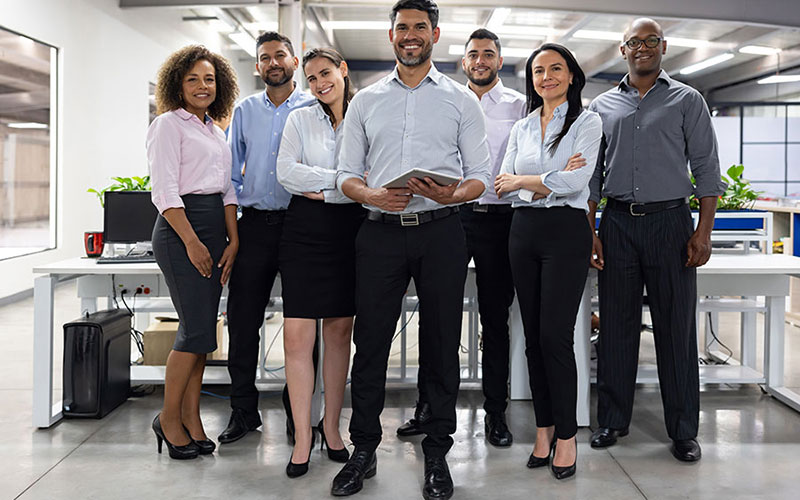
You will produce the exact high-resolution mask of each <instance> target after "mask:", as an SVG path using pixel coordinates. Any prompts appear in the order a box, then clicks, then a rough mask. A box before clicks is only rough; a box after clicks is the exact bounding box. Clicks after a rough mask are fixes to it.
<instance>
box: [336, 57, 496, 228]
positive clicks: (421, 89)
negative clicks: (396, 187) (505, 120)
mask: <svg viewBox="0 0 800 500" xmlns="http://www.w3.org/2000/svg"><path fill="white" fill-rule="evenodd" d="M344 127H345V129H344V132H343V135H342V149H341V152H340V154H339V165H338V167H337V168H338V171H339V172H338V175H337V178H336V182H337V187H338V188H339V189H340V190H341V188H342V183H343V182H344V181H345V180H347V179H351V178H359V179H363V178H364V173H365V172H366V171H369V175H368V176H367V179H366V183H367V185H368V186H369V187H371V188H375V187H380V186H382V185H383V184H385V183H386V182H388V181H390V180H392V179H394V178H395V177H397V176H399V175H401V174H404V173H406V172H408V171H409V170H412V169H414V168H423V169H426V170H432V171H434V172H439V173H441V174H445V175H450V176H453V177H462V178H463V180H464V181H467V180H470V179H475V180H478V181H480V182H481V183H483V185H484V188H490V187H491V180H490V178H489V164H490V160H489V148H488V147H487V145H486V125H485V120H484V117H483V111H481V107H480V104H479V103H478V99H477V97H475V94H473V93H472V91H469V90H467V89H465V88H464V86H463V85H461V84H459V83H457V82H455V81H453V80H452V79H450V78H448V77H446V76H444V75H442V74H441V73H439V71H437V70H436V67H435V66H433V65H431V69H430V71H429V72H428V74H427V75H426V76H425V78H423V79H422V81H421V82H420V83H419V85H417V86H416V87H414V88H409V87H408V86H406V85H405V84H404V83H403V82H402V80H401V79H400V76H399V75H398V73H397V68H396V67H395V69H394V71H393V72H392V73H391V74H390V75H388V76H386V77H384V78H382V79H381V80H379V81H378V82H376V83H374V84H373V85H370V86H369V87H367V88H365V89H363V90H361V91H359V92H358V94H356V96H355V97H354V98H353V100H352V101H351V102H350V106H349V108H348V110H347V116H346V117H345V119H344ZM442 206H443V205H441V204H439V203H437V202H435V201H433V200H430V199H428V198H424V197H422V196H414V197H413V198H412V199H411V201H410V202H409V203H408V206H407V207H406V209H405V210H404V212H405V213H412V212H422V211H427V210H435V209H437V208H441V207H442ZM366 208H368V209H370V210H377V208H376V207H372V206H366Z"/></svg>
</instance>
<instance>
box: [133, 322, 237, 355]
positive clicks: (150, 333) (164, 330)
mask: <svg viewBox="0 0 800 500" xmlns="http://www.w3.org/2000/svg"><path fill="white" fill-rule="evenodd" d="M223 323H224V322H223V319H222V318H219V319H218V320H217V350H216V351H214V352H212V353H210V354H209V355H208V359H215V360H216V359H228V355H227V354H228V353H227V347H228V344H227V342H226V341H225V338H224V337H225V335H224V325H223ZM177 334H178V319H177V318H163V317H157V318H156V320H155V321H153V322H152V323H150V326H148V327H147V330H145V331H144V332H143V333H142V343H143V344H144V356H143V358H142V363H143V364H145V365H165V364H167V356H169V351H171V350H172V346H173V345H174V344H175V335H177Z"/></svg>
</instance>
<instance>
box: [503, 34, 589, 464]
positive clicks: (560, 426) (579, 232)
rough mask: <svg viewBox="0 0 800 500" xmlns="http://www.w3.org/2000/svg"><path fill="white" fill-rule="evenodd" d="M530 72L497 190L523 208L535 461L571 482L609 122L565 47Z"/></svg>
mask: <svg viewBox="0 0 800 500" xmlns="http://www.w3.org/2000/svg"><path fill="white" fill-rule="evenodd" d="M525 73H526V78H525V86H526V94H527V101H528V113H529V114H528V116H527V117H525V118H523V119H522V120H520V121H518V122H517V123H516V124H515V125H514V127H513V128H512V129H511V135H510V137H509V140H508V149H507V150H506V156H505V158H504V159H503V166H502V168H501V174H500V175H498V176H497V179H496V181H495V190H496V191H497V194H498V195H501V196H504V197H506V198H510V199H511V200H512V206H513V207H514V209H515V210H514V216H513V221H512V223H511V232H510V237H509V256H510V258H511V273H512V276H513V279H514V287H515V289H516V291H517V298H518V300H519V305H520V311H521V314H522V324H523V328H524V330H525V343H526V348H525V354H526V356H527V358H528V373H529V377H530V384H531V392H532V394H533V405H534V412H535V414H536V427H537V434H536V443H535V445H534V448H533V452H532V453H531V455H530V458H529V459H528V467H530V468H536V467H543V466H546V465H548V463H550V465H551V470H552V471H553V474H554V475H555V477H556V478H557V479H564V478H566V477H569V476H572V475H574V474H575V463H576V456H577V448H576V444H575V433H576V432H577V429H578V426H577V421H576V417H575V407H576V403H577V369H576V367H575V353H574V350H573V342H572V339H573V335H574V327H575V317H576V315H577V313H578V306H579V304H580V298H581V295H582V293H583V287H584V284H585V282H586V275H587V272H588V269H589V256H590V254H591V250H592V228H591V227H590V226H589V223H588V220H587V218H586V212H587V210H588V204H587V200H588V198H589V179H590V178H591V176H592V173H593V172H594V165H595V163H596V161H597V153H598V150H599V147H600V139H601V136H602V123H601V121H600V117H599V116H598V115H597V114H596V113H593V112H591V111H585V110H583V108H582V106H581V90H582V89H583V86H584V84H585V83H586V78H585V76H584V74H583V71H582V70H581V68H580V66H578V63H577V61H576V60H575V58H574V56H573V55H572V53H571V52H570V51H569V49H567V48H566V47H563V46H561V45H558V44H553V43H546V44H544V45H542V46H541V47H539V48H538V49H536V50H535V51H534V52H533V54H531V56H530V57H529V58H528V61H527V65H526V69H525ZM551 450H552V453H553V458H552V462H551V461H550V454H551Z"/></svg>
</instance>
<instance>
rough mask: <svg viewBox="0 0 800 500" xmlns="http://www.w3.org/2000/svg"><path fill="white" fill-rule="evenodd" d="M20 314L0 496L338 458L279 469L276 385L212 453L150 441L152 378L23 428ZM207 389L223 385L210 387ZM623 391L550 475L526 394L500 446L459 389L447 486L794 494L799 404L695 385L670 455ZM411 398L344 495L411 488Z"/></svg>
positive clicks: (9, 360)
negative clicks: (627, 424)
mask: <svg viewBox="0 0 800 500" xmlns="http://www.w3.org/2000/svg"><path fill="white" fill-rule="evenodd" d="M74 294H75V289H74V285H71V284H67V285H65V286H63V287H60V288H59V289H58V290H57V294H56V295H57V308H56V313H55V316H56V319H55V324H56V325H60V324H61V323H63V322H65V321H68V320H70V319H73V317H74V316H76V314H75V313H76V311H77V301H76V300H75V299H74ZM31 318H32V300H31V299H27V300H24V301H21V302H18V303H15V304H10V305H6V306H3V307H0V340H1V341H2V345H3V346H4V347H3V349H2V350H0V498H3V499H4V498H22V499H62V498H63V499H78V498H80V499H83V498H86V499H127V498H131V499H133V498H136V499H143V498H155V499H161V498H164V499H168V498H169V499H171V498H203V499H205V498H209V499H212V498H213V499H218V498H229V499H250V498H252V499H264V498H267V499H282V500H288V499H316V498H330V497H329V493H328V492H329V488H330V481H331V479H332V477H333V476H334V475H335V474H336V472H337V471H338V469H339V466H340V465H339V464H336V463H334V462H331V461H330V460H328V459H327V457H326V456H325V455H324V454H321V453H320V452H319V451H318V449H317V450H315V452H314V453H313V455H312V458H311V470H310V472H309V473H308V474H307V475H306V476H303V477H301V478H299V479H293V480H291V479H288V478H287V477H286V476H285V474H284V467H285V465H286V462H287V461H288V459H289V456H290V453H291V447H290V445H289V444H288V443H287V441H286V436H285V433H284V428H285V427H284V426H285V417H284V415H283V410H282V408H281V403H280V395H279V393H277V392H264V393H263V394H262V396H263V397H262V398H261V403H260V408H261V413H262V418H263V420H264V426H263V428H262V429H261V430H260V431H259V432H254V433H251V434H250V435H248V436H247V437H246V438H244V439H242V440H241V441H239V442H237V443H234V444H230V445H223V446H222V447H221V448H220V449H219V451H217V452H216V453H215V454H214V455H212V456H209V457H202V458H199V459H197V460H192V461H188V462H178V461H174V460H170V459H169V458H168V456H167V455H166V454H164V455H158V454H157V453H156V443H155V438H154V436H153V434H152V431H151V430H150V422H151V420H152V418H153V416H154V415H155V413H156V412H157V411H158V409H159V407H160V404H161V392H160V389H157V390H156V392H155V393H154V394H152V395H149V396H145V397H141V398H132V399H130V400H129V401H128V402H127V403H125V404H124V405H123V406H121V407H120V408H118V409H117V410H115V411H114V412H113V413H112V414H110V415H109V416H107V417H106V418H104V419H102V420H65V421H62V422H61V423H59V424H58V425H56V426H54V427H53V428H51V429H48V430H37V429H33V428H32V427H31V397H32V396H31V381H32V376H31V373H32V369H31V366H32V360H31V357H32V354H31V345H32V340H31V335H32V320H31ZM726 321H728V323H730V320H726ZM733 326H735V325H733ZM733 326H731V325H730V324H728V325H726V323H724V322H723V324H722V327H721V328H720V330H721V332H720V336H721V338H722V339H723V341H725V342H726V343H729V345H732V346H733V344H734V343H735V338H736V334H735V332H734V331H733V330H735V328H733ZM786 332H787V342H788V347H789V352H787V375H792V376H793V377H796V376H797V369H796V367H797V366H799V365H798V361H800V346H798V342H797V339H798V338H799V337H800V329H798V328H796V327H793V326H790V325H787V326H786ZM734 350H736V349H735V348H734ZM650 356H652V343H651V342H650V341H648V340H647V335H645V336H644V337H643V346H642V357H643V358H645V359H646V358H648V357H650ZM412 359H414V358H412ZM208 389H209V390H210V391H214V392H216V393H217V394H218V395H221V396H224V388H221V387H208ZM636 397H637V400H636V406H635V410H634V416H633V424H632V427H631V433H630V435H629V436H628V437H625V438H622V439H621V440H620V442H619V443H618V445H617V446H614V447H612V448H609V449H606V450H593V449H591V448H590V447H589V446H588V444H587V441H588V437H589V434H590V432H591V431H590V430H589V429H581V430H580V431H579V433H578V439H579V446H578V474H577V476H576V477H575V478H573V479H570V480H567V481H563V482H558V481H556V480H555V479H554V478H553V477H552V476H551V475H550V473H549V472H548V471H547V470H529V469H527V468H526V467H525V462H526V460H527V456H528V454H529V453H530V451H531V448H532V443H533V439H534V435H535V428H534V421H533V412H532V409H531V406H530V403H529V402H525V401H514V402H511V403H510V407H509V411H508V420H509V424H510V427H511V429H512V431H513V432H514V437H515V443H514V445H513V446H512V447H511V448H510V449H498V448H494V447H492V446H490V445H488V444H487V443H486V441H485V439H484V432H483V424H482V422H483V411H482V409H481V402H482V396H481V393H480V391H478V390H464V391H462V393H461V395H460V398H459V404H458V423H459V425H458V430H457V432H456V434H455V436H454V438H455V441H456V443H455V446H454V447H453V449H452V450H451V452H450V454H449V456H448V461H449V464H450V468H451V471H452V474H453V479H454V481H455V484H456V494H455V496H454V498H458V499H495V498H520V499H522V498H525V499H528V498H540V499H549V498H559V499H560V498H580V499H584V498H585V499H602V498H609V499H627V498H651V499H657V498H762V499H766V498H770V499H772V498H776V499H777V498H786V499H794V498H798V491H800V482H798V481H799V480H798V476H797V470H798V469H797V468H798V462H800V414H799V413H796V412H794V411H792V410H790V409H789V408H788V407H786V406H784V405H783V404H781V403H779V402H777V401H775V400H773V399H772V398H771V397H769V396H766V395H764V394H763V393H762V392H761V390H760V389H759V388H758V387H756V386H752V385H744V386H738V385H733V386H719V385H715V386H706V387H704V388H703V391H702V394H701V409H702V411H701V415H700V433H699V437H698V439H699V441H700V443H701V444H702V446H703V459H702V460H701V461H700V462H699V463H696V464H684V463H679V462H678V461H676V460H675V459H674V458H672V456H671V455H670V453H669V449H668V446H669V440H668V438H667V436H666V434H665V431H664V425H663V417H662V411H661V400H660V396H659V394H658V389H657V387H653V386H642V387H639V388H638V389H637V396H636ZM414 398H415V394H414V391H413V390H396V391H391V392H390V393H389V395H388V397H387V403H386V410H385V411H384V413H383V424H384V430H385V439H384V441H383V443H382V444H381V446H380V448H379V450H378V475H377V476H376V477H375V478H373V479H370V480H367V482H366V483H365V487H364V490H363V491H362V493H360V494H359V495H357V496H356V497H355V498H369V499H383V498H385V499H406V498H420V497H421V495H420V490H421V485H422V453H421V448H420V445H419V438H414V439H411V440H407V441H401V440H399V439H398V438H397V437H396V436H395V434H394V428H395V427H397V426H398V425H399V424H400V423H402V422H403V421H404V420H405V419H407V418H409V417H410V416H411V414H412V413H413V408H412V406H413V403H414ZM593 398H594V395H593ZM346 406H348V408H346V409H345V411H344V414H343V416H342V429H343V430H345V429H346V427H347V422H348V420H349V416H350V410H349V400H348V401H346ZM593 407H594V401H593ZM202 408H203V418H204V422H205V427H206V430H207V431H208V433H209V435H210V436H212V437H214V436H216V435H217V434H218V432H219V431H221V430H222V428H223V427H224V426H225V424H226V422H227V417H228V403H227V401H225V400H224V399H221V398H219V397H214V396H204V397H203V401H202ZM345 436H346V433H345ZM793 492H794V493H793Z"/></svg>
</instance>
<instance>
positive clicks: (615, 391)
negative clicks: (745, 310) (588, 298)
mask: <svg viewBox="0 0 800 500" xmlns="http://www.w3.org/2000/svg"><path fill="white" fill-rule="evenodd" d="M692 233H693V225H692V216H691V213H690V211H689V206H688V205H685V206H683V207H680V208H673V209H670V210H663V211H661V212H656V213H651V214H647V215H644V216H634V215H631V214H630V213H628V212H625V211H622V210H615V209H609V208H607V209H606V210H604V211H603V218H602V219H601V221H600V232H599V236H600V240H601V241H602V243H603V255H604V258H605V266H604V269H603V271H602V272H600V274H599V285H600V290H599V293H600V317H601V318H602V322H603V328H602V331H601V333H600V339H599V341H598V344H597V392H598V410H597V420H598V423H599V425H600V426H601V427H610V428H613V429H623V428H626V427H628V425H629V424H630V421H631V413H632V412H633V395H634V390H635V388H636V370H637V366H638V362H639V340H640V337H641V324H642V321H641V320H642V294H643V293H644V291H643V285H644V286H645V287H646V288H647V297H648V302H649V305H650V314H651V316H652V318H653V338H654V340H655V347H656V359H657V362H658V380H659V384H660V387H661V400H662V402H663V405H664V422H665V424H666V427H667V434H669V437H670V438H672V439H693V438H695V437H696V436H697V425H698V419H699V416H700V386H699V369H698V364H697V326H696V324H695V311H696V308H697V271H696V270H695V269H694V268H688V267H686V265H685V264H686V258H687V255H686V245H687V243H688V241H689V238H690V237H691V236H692Z"/></svg>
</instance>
